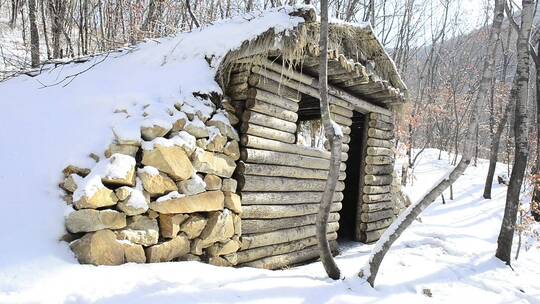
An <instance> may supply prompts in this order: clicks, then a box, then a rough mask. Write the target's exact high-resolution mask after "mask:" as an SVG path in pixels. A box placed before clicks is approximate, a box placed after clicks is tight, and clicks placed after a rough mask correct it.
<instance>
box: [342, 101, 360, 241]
mask: <svg viewBox="0 0 540 304" xmlns="http://www.w3.org/2000/svg"><path fill="white" fill-rule="evenodd" d="M352 121H353V123H352V125H351V134H350V137H351V141H350V142H349V152H347V154H348V155H349V158H348V159H347V162H346V164H347V169H346V171H345V172H346V174H347V177H346V178H345V190H343V201H342V204H343V207H342V209H341V211H340V212H339V216H340V218H339V230H338V237H339V239H341V240H351V241H352V240H354V239H355V237H354V236H355V230H356V216H357V214H358V210H357V209H358V206H359V204H358V201H359V197H358V196H359V189H358V187H359V183H360V166H361V159H362V157H361V155H362V148H363V147H362V139H363V133H364V115H362V114H361V113H358V112H356V111H354V115H353V117H352Z"/></svg>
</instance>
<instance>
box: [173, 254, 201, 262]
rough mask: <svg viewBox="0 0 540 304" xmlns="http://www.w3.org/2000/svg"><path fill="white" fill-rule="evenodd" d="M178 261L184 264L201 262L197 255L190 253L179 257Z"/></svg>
mask: <svg viewBox="0 0 540 304" xmlns="http://www.w3.org/2000/svg"><path fill="white" fill-rule="evenodd" d="M178 261H185V262H201V261H202V260H201V257H200V256H198V255H194V254H191V253H188V254H186V255H184V256H183V257H180V258H179V259H178Z"/></svg>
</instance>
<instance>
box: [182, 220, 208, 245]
mask: <svg viewBox="0 0 540 304" xmlns="http://www.w3.org/2000/svg"><path fill="white" fill-rule="evenodd" d="M206 222H207V219H206V218H205V217H203V216H200V215H198V214H194V215H192V216H190V217H189V218H188V219H187V220H186V221H185V222H183V223H182V225H181V226H180V231H182V232H184V233H185V234H186V235H187V237H188V238H189V239H190V240H192V239H194V238H196V237H198V236H199V235H201V232H202V231H203V229H204V227H205V226H206Z"/></svg>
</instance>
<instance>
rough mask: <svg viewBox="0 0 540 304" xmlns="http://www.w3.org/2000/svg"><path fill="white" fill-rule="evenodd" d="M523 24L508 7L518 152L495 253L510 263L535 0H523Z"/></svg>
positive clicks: (525, 150) (524, 153) (524, 147)
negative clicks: (514, 39)
mask: <svg viewBox="0 0 540 304" xmlns="http://www.w3.org/2000/svg"><path fill="white" fill-rule="evenodd" d="M521 5H522V6H521V7H522V9H521V25H517V23H515V21H514V19H513V17H512V15H511V10H510V8H509V7H508V6H506V11H507V13H508V15H509V16H508V19H509V20H510V22H511V23H512V25H513V26H514V27H516V29H517V32H518V38H517V43H516V52H517V67H516V75H515V77H514V83H513V86H512V90H511V92H510V99H511V100H512V102H513V103H514V104H515V113H514V134H515V151H514V165H513V166H512V173H511V175H510V182H509V184H508V191H507V193H506V206H505V208H504V216H503V221H502V224H501V230H500V232H499V237H498V239H497V251H496V253H495V256H496V257H497V258H499V259H500V260H502V261H504V262H506V264H508V265H510V262H511V254H512V242H513V240H514V231H515V228H516V219H517V213H518V209H519V194H520V190H521V185H522V184H523V178H524V177H525V169H526V168H527V159H528V157H529V142H528V134H529V130H528V109H527V101H528V98H529V90H528V85H529V69H530V67H529V65H530V57H529V38H530V34H531V27H532V22H533V18H534V14H535V7H536V6H535V0H522V1H521Z"/></svg>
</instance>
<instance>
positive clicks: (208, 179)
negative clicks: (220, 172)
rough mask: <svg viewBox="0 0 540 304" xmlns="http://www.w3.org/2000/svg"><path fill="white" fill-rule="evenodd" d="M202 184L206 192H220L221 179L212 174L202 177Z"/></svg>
mask: <svg viewBox="0 0 540 304" xmlns="http://www.w3.org/2000/svg"><path fill="white" fill-rule="evenodd" d="M204 183H205V184H206V190H209V191H213V190H221V178H220V177H219V176H217V175H214V174H207V175H206V176H205V177H204Z"/></svg>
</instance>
